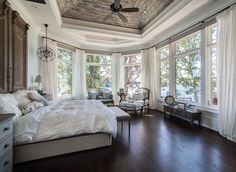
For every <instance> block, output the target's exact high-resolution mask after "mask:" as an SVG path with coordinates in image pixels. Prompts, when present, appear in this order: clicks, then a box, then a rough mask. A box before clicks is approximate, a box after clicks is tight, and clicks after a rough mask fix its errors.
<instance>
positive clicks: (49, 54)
mask: <svg viewBox="0 0 236 172" xmlns="http://www.w3.org/2000/svg"><path fill="white" fill-rule="evenodd" d="M44 26H45V28H46V38H45V39H46V46H42V47H40V48H38V50H37V56H38V58H39V59H40V60H42V61H44V62H50V61H52V60H54V59H55V52H54V50H53V49H52V48H50V47H48V42H47V39H48V32H47V28H48V24H44Z"/></svg>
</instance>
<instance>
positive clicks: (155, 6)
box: [57, 0, 174, 30]
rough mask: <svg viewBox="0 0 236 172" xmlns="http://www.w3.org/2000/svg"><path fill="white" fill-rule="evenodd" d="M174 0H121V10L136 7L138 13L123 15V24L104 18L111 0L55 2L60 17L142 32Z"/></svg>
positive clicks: (115, 17)
mask: <svg viewBox="0 0 236 172" xmlns="http://www.w3.org/2000/svg"><path fill="white" fill-rule="evenodd" d="M173 1H174V0H121V5H122V6H123V8H128V7H138V8H139V12H138V13H123V14H124V15H125V17H126V18H127V19H128V22H127V23H125V22H123V21H121V20H120V19H119V17H118V16H116V15H112V17H111V18H109V19H108V20H107V21H104V20H103V19H104V17H105V16H107V15H108V14H110V13H111V11H110V10H109V8H110V5H111V4H112V3H113V0H57V3H58V6H59V9H60V12H61V15H62V17H65V18H71V19H77V20H83V21H89V22H95V23H102V24H108V25H113V26H120V27H125V28H132V29H138V30H142V29H143V28H144V27H145V26H146V25H147V24H148V23H149V22H151V21H152V20H153V19H154V18H155V17H156V16H157V15H158V14H160V13H161V12H162V11H163V10H164V9H165V8H166V7H167V6H168V5H169V4H170V3H172V2H173Z"/></svg>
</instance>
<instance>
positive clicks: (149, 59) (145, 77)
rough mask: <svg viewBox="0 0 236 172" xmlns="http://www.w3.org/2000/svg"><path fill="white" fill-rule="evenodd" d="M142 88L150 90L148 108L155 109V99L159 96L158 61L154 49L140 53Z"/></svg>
mask: <svg viewBox="0 0 236 172" xmlns="http://www.w3.org/2000/svg"><path fill="white" fill-rule="evenodd" d="M141 56H142V64H141V70H142V86H143V87H146V88H148V89H150V108H151V109H156V108H157V102H156V98H157V97H159V96H160V82H159V78H160V60H159V58H158V56H157V53H156V48H150V49H147V50H142V51H141Z"/></svg>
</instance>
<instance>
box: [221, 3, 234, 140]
mask: <svg viewBox="0 0 236 172" xmlns="http://www.w3.org/2000/svg"><path fill="white" fill-rule="evenodd" d="M217 23H218V41H217V42H218V45H217V60H218V84H219V87H218V92H219V132H220V134H221V135H223V136H224V137H227V138H228V139H230V140H232V141H234V142H236V101H235V98H236V6H233V7H231V8H230V9H229V10H227V11H225V12H223V13H221V14H220V15H218V16H217Z"/></svg>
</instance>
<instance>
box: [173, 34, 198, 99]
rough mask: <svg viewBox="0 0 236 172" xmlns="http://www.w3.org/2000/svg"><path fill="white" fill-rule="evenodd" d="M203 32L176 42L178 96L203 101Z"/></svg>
mask: <svg viewBox="0 0 236 172" xmlns="http://www.w3.org/2000/svg"><path fill="white" fill-rule="evenodd" d="M200 47H201V33H200V32H197V33H194V34H192V35H190V36H188V37H185V38H183V39H181V40H179V41H177V42H176V43H175V50H176V51H175V64H176V97H177V98H178V99H184V100H188V101H191V102H196V103H199V102H200V101H201V89H200V84H201V56H200Z"/></svg>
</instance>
